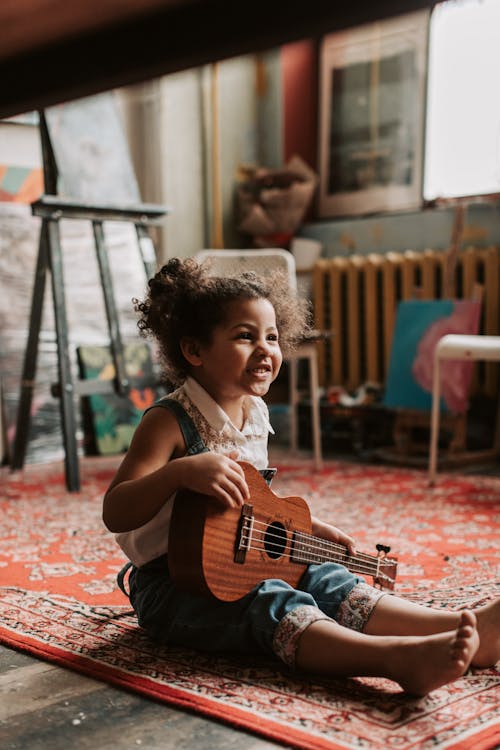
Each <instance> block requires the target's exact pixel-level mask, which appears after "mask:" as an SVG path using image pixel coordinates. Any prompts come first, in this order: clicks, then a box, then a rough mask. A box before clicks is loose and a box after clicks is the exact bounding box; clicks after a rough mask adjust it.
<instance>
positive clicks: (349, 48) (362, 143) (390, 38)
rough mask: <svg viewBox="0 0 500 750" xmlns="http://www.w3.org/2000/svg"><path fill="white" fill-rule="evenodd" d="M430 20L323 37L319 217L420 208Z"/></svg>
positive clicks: (422, 17)
mask: <svg viewBox="0 0 500 750" xmlns="http://www.w3.org/2000/svg"><path fill="white" fill-rule="evenodd" d="M429 19H430V12H429V10H428V9H424V10H422V11H417V12H415V13H408V14H405V15H403V16H398V17H396V18H391V19H388V20H385V21H380V22H377V23H371V24H365V25H363V26H359V27H357V28H354V29H348V30H346V31H341V32H335V33H332V34H329V35H327V36H325V37H324V38H323V40H322V43H321V47H320V58H319V59H320V71H319V87H320V91H319V137H318V144H319V147H318V152H319V153H318V161H319V169H318V171H319V177H320V179H319V198H318V215H319V217H320V218H331V217H337V216H353V215H362V214H372V213H378V212H389V211H402V210H414V209H417V208H419V207H420V206H421V204H422V181H423V144H424V119H425V96H426V70H427V49H428V30H429Z"/></svg>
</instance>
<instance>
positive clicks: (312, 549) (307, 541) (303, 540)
mask: <svg viewBox="0 0 500 750" xmlns="http://www.w3.org/2000/svg"><path fill="white" fill-rule="evenodd" d="M257 526H260V527H264V530H263V531H260V530H259V529H257V528H256V527H257ZM253 527H254V530H255V531H257V532H258V533H260V534H262V535H264V536H265V538H267V539H269V540H271V538H274V539H276V540H277V542H276V545H275V546H276V547H277V548H278V547H280V548H281V547H282V544H283V537H282V536H281V535H280V534H277V533H274V532H272V531H269V525H268V524H267V523H265V522H263V521H259V520H257V519H255V518H254V524H253ZM295 536H296V539H297V541H298V542H300V545H301V550H303V551H305V552H309V553H311V554H314V555H316V556H319V552H320V553H322V554H323V557H322V559H323V560H324V561H328V559H329V558H328V557H325V556H324V553H325V552H329V553H331V554H336V555H337V556H339V557H341V558H343V559H349V560H351V561H352V562H359V563H360V564H361V563H364V564H366V565H367V566H373V567H374V568H376V567H377V565H378V563H379V562H380V558H379V557H376V556H374V555H368V554H366V553H363V552H359V553H356V554H355V555H349V553H348V552H347V548H346V547H345V546H344V545H342V544H338V543H336V542H332V541H330V540H328V539H317V538H316V537H313V536H311V535H309V534H306V533H304V532H300V531H298V532H295ZM316 539H317V541H315V540H316ZM287 540H288V535H287ZM270 543H271V544H273V542H272V541H271V542H270ZM286 549H287V551H289V549H288V547H287V548H286ZM382 559H383V560H384V564H385V563H389V564H392V561H391V560H390V558H389V559H388V560H386V559H385V558H382ZM394 564H395V562H394Z"/></svg>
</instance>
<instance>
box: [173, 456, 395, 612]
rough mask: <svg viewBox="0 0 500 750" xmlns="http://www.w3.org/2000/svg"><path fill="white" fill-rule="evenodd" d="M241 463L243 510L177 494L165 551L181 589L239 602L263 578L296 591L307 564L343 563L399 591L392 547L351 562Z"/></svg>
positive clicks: (297, 506)
mask: <svg viewBox="0 0 500 750" xmlns="http://www.w3.org/2000/svg"><path fill="white" fill-rule="evenodd" d="M239 463H240V466H242V467H243V470H244V472H245V477H246V480H247V483H248V486H249V488H250V495H251V501H250V502H249V503H246V504H245V505H244V506H243V508H238V509H237V508H226V509H221V508H220V507H217V505H216V504H215V503H214V502H213V498H210V497H208V496H206V495H201V494H196V493H192V492H189V491H187V490H181V491H179V492H178V493H177V497H176V499H175V502H174V508H173V511H172V518H171V525H170V536H169V544H168V564H169V569H170V573H171V575H172V579H173V580H174V582H175V583H176V585H178V586H179V587H182V588H184V589H186V590H188V591H191V592H193V593H197V594H211V595H213V596H215V597H216V598H217V599H220V600H222V601H234V600H235V599H239V598H240V597H242V596H244V595H245V594H246V593H247V592H248V591H250V589H252V588H253V587H254V586H255V585H256V584H257V583H259V582H260V581H263V580H265V579H266V578H280V579H282V580H284V581H286V582H287V583H289V584H290V585H291V586H296V585H297V584H298V582H299V580H300V578H301V576H302V574H303V572H304V570H305V568H306V567H307V565H309V564H310V563H323V562H338V563H342V565H345V567H346V568H348V570H350V571H352V572H353V573H360V574H362V575H363V574H364V575H368V576H371V577H372V578H373V580H374V583H375V585H378V586H380V587H381V588H387V589H393V588H394V581H395V578H396V569H397V558H395V557H387V553H388V552H389V547H385V546H384V545H380V544H379V545H377V550H378V554H377V555H376V556H374V555H368V554H365V553H362V552H360V553H356V554H355V555H349V553H348V551H347V548H346V547H344V546H343V545H341V544H336V543H335V542H330V541H327V540H325V539H320V538H319V537H315V536H312V535H311V529H312V523H311V514H310V511H309V507H308V505H307V503H306V502H305V500H303V499H302V498H301V497H279V496H278V495H276V494H275V493H274V492H273V491H272V490H271V489H270V488H269V486H268V485H267V483H266V481H265V480H264V479H263V478H262V476H261V475H260V473H259V471H258V470H257V469H255V468H254V467H253V466H252V465H251V464H249V463H247V462H245V461H241V462H239Z"/></svg>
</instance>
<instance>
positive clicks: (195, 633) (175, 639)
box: [118, 399, 363, 655]
mask: <svg viewBox="0 0 500 750" xmlns="http://www.w3.org/2000/svg"><path fill="white" fill-rule="evenodd" d="M155 406H162V407H164V408H167V409H170V410H171V411H172V412H173V413H174V414H175V416H176V418H177V420H178V422H179V425H180V428H181V431H182V434H183V437H184V440H185V443H186V448H187V453H186V455H194V454H196V453H201V452H203V451H206V450H208V449H207V447H206V446H205V444H204V443H203V440H202V439H201V437H200V434H199V432H198V430H197V429H196V427H195V425H194V422H193V421H192V419H191V417H190V416H189V415H188V414H187V412H186V411H185V409H184V408H183V407H182V406H181V404H179V403H178V402H177V401H174V400H173V399H162V400H161V401H159V402H157V404H155ZM151 408H155V407H151ZM261 473H262V474H263V476H264V478H265V479H266V481H268V483H270V481H271V479H272V477H273V476H274V473H275V469H265V470H263V471H262V472H261ZM128 570H130V576H129V586H130V592H129V593H128V594H127V592H126V590H125V587H124V577H125V574H126V572H127V571H128ZM362 581H363V579H362V578H359V577H358V576H355V575H353V574H352V573H350V572H349V571H348V570H347V569H346V568H344V567H343V566H342V565H338V564H336V563H324V564H322V565H309V567H308V568H307V569H306V571H305V572H304V575H303V576H302V578H301V580H300V582H299V584H298V586H297V588H296V589H294V588H293V587H292V586H290V585H289V584H288V583H285V582H284V581H282V580H279V579H268V580H265V581H262V583H259V584H258V585H257V586H255V587H254V588H253V589H252V590H251V591H250V592H249V593H248V594H246V595H245V596H243V597H242V598H241V599H238V600H237V601H234V602H222V601H218V600H217V599H215V598H210V597H205V596H197V595H195V594H191V593H188V592H185V591H181V590H180V589H178V588H177V587H176V586H175V585H174V584H173V582H172V581H171V579H170V577H169V571H168V556H167V555H162V556H161V557H158V558H156V559H155V560H151V561H150V562H148V563H146V564H145V565H143V566H141V567H140V568H136V567H135V566H133V565H132V564H131V563H129V564H128V565H126V566H125V568H124V569H123V570H122V571H121V572H120V573H119V575H118V584H119V586H120V588H121V589H122V591H123V592H124V593H125V594H126V595H128V596H129V599H130V602H131V604H132V607H133V608H134V610H135V612H136V614H137V618H138V621H139V625H140V626H141V627H142V628H144V629H145V630H146V631H147V632H148V633H149V634H150V635H151V636H152V637H153V638H154V639H155V640H158V641H160V642H163V643H167V644H172V645H179V646H184V647H188V648H196V649H199V650H202V651H211V652H227V653H231V652H232V653H238V652H239V653H244V654H250V653H261V654H267V655H272V654H275V650H274V649H273V635H274V632H275V630H276V627H277V625H278V623H279V622H280V621H281V619H282V618H283V617H284V616H285V615H286V614H287V613H289V612H291V611H292V610H294V609H296V608H297V607H302V606H304V605H306V606H313V607H316V608H318V609H320V610H321V611H322V612H323V613H324V614H326V615H327V616H328V617H331V618H333V619H335V614H336V612H337V609H338V607H339V606H340V604H341V603H342V601H343V600H344V599H345V597H346V596H347V595H348V594H349V592H350V591H351V589H352V588H353V587H354V586H356V584H357V583H360V582H362Z"/></svg>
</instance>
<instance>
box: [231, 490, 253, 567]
mask: <svg viewBox="0 0 500 750" xmlns="http://www.w3.org/2000/svg"><path fill="white" fill-rule="evenodd" d="M253 519H254V515H253V505H250V504H249V503H245V505H244V506H243V508H242V509H241V516H240V522H239V525H238V533H237V535H236V547H235V551H234V562H235V563H239V564H240V565H243V563H244V562H245V558H246V554H247V552H248V549H249V547H250V541H251V539H252V529H253Z"/></svg>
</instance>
